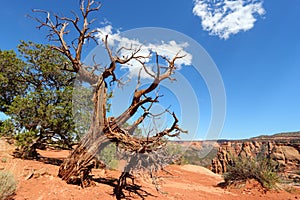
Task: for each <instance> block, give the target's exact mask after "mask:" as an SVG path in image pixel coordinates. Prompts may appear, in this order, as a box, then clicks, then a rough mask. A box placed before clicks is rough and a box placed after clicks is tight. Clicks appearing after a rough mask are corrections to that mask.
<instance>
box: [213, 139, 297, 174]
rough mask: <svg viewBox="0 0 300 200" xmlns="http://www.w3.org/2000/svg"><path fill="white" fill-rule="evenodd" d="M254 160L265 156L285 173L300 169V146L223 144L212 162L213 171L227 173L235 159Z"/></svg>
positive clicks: (271, 143)
mask: <svg viewBox="0 0 300 200" xmlns="http://www.w3.org/2000/svg"><path fill="white" fill-rule="evenodd" d="M237 156H239V157H244V158H253V157H256V156H264V157H266V158H271V159H273V160H274V161H276V162H277V163H278V166H280V167H281V168H282V169H283V170H284V171H293V170H298V171H299V169H300V153H299V144H286V143H285V144H282V143H276V142H275V141H269V142H266V141H264V142H259V141H243V142H225V143H222V144H221V146H220V148H219V151H218V153H217V156H216V157H215V158H214V159H213V160H212V165H211V170H212V171H213V172H215V173H218V174H223V173H225V172H226V171H227V167H228V165H231V164H232V163H233V158H234V157H237Z"/></svg>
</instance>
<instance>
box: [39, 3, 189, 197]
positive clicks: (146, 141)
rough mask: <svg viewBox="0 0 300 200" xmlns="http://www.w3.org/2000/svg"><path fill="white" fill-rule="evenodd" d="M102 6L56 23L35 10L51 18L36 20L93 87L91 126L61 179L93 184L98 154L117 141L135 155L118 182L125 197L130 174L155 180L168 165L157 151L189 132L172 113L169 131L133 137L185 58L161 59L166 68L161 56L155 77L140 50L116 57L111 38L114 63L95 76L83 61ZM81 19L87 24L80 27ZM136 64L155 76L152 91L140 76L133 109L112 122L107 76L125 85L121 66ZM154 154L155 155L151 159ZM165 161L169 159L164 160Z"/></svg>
mask: <svg viewBox="0 0 300 200" xmlns="http://www.w3.org/2000/svg"><path fill="white" fill-rule="evenodd" d="M99 8H100V5H99V4H98V3H96V2H95V1H94V0H86V1H84V0H80V11H81V17H79V16H77V14H76V13H73V14H74V15H75V16H74V18H73V19H71V18H67V17H60V16H57V15H54V19H53V20H52V18H51V15H50V13H49V12H46V11H43V10H35V11H36V12H39V13H44V14H46V19H45V20H41V19H39V18H34V19H35V20H37V21H38V22H39V23H40V26H39V27H38V28H42V27H46V28H48V29H49V30H50V33H49V35H48V37H49V39H50V41H55V42H58V43H59V44H58V45H55V46H52V48H53V49H55V50H57V51H59V52H61V53H62V54H64V55H65V56H66V57H67V58H68V59H69V61H70V63H69V64H70V66H68V65H67V64H66V66H64V67H63V69H62V70H67V71H70V72H74V73H77V74H78V75H79V76H80V79H81V80H82V81H83V82H86V83H89V84H90V85H91V86H93V87H94V96H93V102H94V108H93V116H92V122H91V125H90V128H89V130H88V132H87V133H86V134H85V136H84V137H83V138H82V140H81V142H80V143H79V144H78V146H77V147H76V148H75V150H74V151H73V152H72V153H71V154H70V155H69V156H68V158H67V159H65V161H64V162H63V164H62V165H61V166H60V168H59V173H58V176H59V177H61V178H62V179H63V180H65V181H66V182H68V183H73V184H81V186H82V187H86V186H88V185H89V184H90V180H91V177H90V176H89V174H90V172H91V169H92V168H93V167H94V165H95V163H94V162H93V159H94V157H95V155H96V154H97V152H98V151H99V150H101V149H102V148H104V147H105V146H106V145H107V144H109V142H115V143H117V144H119V146H121V147H122V148H123V151H127V152H128V153H129V154H130V155H131V156H132V159H131V158H130V161H129V163H128V165H127V167H125V171H124V172H123V173H122V175H121V177H120V179H119V182H118V187H117V190H116V194H117V196H118V197H120V196H122V189H123V188H124V185H126V178H128V177H129V178H132V177H131V173H132V171H133V168H136V167H139V168H141V169H144V170H148V171H149V173H150V175H151V176H152V172H153V170H157V169H159V168H162V167H163V163H158V159H160V158H162V157H161V156H159V155H158V154H157V153H155V152H157V151H159V150H161V148H162V147H163V146H164V145H165V143H166V141H165V140H164V139H163V137H164V136H167V137H176V136H178V135H179V134H180V132H184V131H183V130H181V129H180V128H179V126H178V124H177V123H178V119H177V118H176V116H175V114H174V113H172V116H173V118H174V123H173V124H172V126H171V127H170V128H168V129H165V130H163V131H161V132H158V133H155V134H154V135H153V134H152V136H150V134H148V136H147V137H135V136H133V135H132V133H133V132H134V130H135V129H136V128H137V127H138V125H139V124H141V123H142V122H143V120H144V119H145V117H146V116H148V115H150V116H151V113H150V109H151V107H152V104H153V103H156V102H158V97H159V96H158V95H156V97H153V95H151V93H152V92H154V91H155V90H156V88H157V87H158V85H159V84H160V82H161V81H163V80H165V79H169V80H174V79H173V78H171V76H172V74H174V71H175V70H176V66H175V61H176V60H177V59H180V58H182V57H184V56H180V55H179V52H178V53H177V54H176V55H175V56H174V57H173V59H167V58H165V57H161V58H160V59H164V60H165V61H166V62H167V63H168V66H161V65H160V64H159V55H157V54H156V68H157V69H156V72H155V74H153V73H150V72H148V70H147V66H146V60H148V59H149V58H150V55H148V56H143V55H139V52H140V51H141V47H140V48H133V47H131V48H128V47H127V48H126V47H124V48H125V49H126V50H127V51H131V53H130V54H129V56H120V57H119V56H118V53H113V52H112V51H111V49H110V47H109V46H108V41H107V37H108V36H106V38H103V42H104V44H105V48H106V50H107V53H108V56H109V58H110V65H109V67H108V68H104V69H103V71H102V73H101V74H98V75H96V74H95V73H94V72H95V70H98V65H96V64H95V66H84V65H83V64H82V63H81V53H82V47H83V45H84V44H85V42H86V41H87V40H89V39H92V40H94V41H97V40H96V38H95V33H96V32H98V30H97V29H90V28H89V26H90V25H91V24H92V22H93V20H88V16H89V14H90V13H92V12H95V11H98V10H99ZM80 20H82V21H81V22H80V23H79V21H80ZM69 26H72V27H73V30H75V32H77V33H78V37H77V38H76V39H75V40H73V41H71V42H70V44H68V43H67V41H66V40H65V38H64V36H65V35H66V34H67V33H68V32H69V31H70V30H69V29H68V28H69ZM117 52H118V51H117ZM132 60H135V61H137V62H138V63H139V64H140V65H141V70H142V69H143V70H144V71H145V72H146V73H147V74H148V75H149V76H150V77H152V78H153V82H152V83H151V84H150V85H149V86H148V87H147V88H144V89H143V88H141V87H140V85H141V84H140V77H139V79H138V83H137V87H136V89H135V91H134V94H133V98H132V101H131V105H129V107H128V108H127V109H125V110H124V112H123V113H122V114H121V115H120V116H117V117H115V118H113V119H111V120H108V119H107V118H106V112H107V110H106V90H107V88H106V87H107V86H106V82H105V81H108V80H107V78H108V77H110V78H111V81H110V82H118V83H120V81H119V80H118V79H117V77H116V74H115V69H116V67H118V66H120V65H124V64H127V63H128V62H130V61H132ZM138 109H140V110H144V113H143V114H142V115H141V116H140V117H139V118H138V119H137V120H136V121H135V122H134V123H133V124H132V125H131V126H130V127H129V128H127V129H122V128H120V127H121V126H122V125H123V124H124V123H126V122H127V121H128V120H129V119H130V118H131V117H132V116H134V115H135V114H137V111H138ZM166 111H168V110H166ZM168 112H169V111H168ZM169 113H170V112H169ZM170 114H171V113H170ZM150 152H154V154H152V155H151V154H150ZM140 155H145V156H140ZM141 160H143V162H138V161H141ZM160 160H164V158H162V159H160ZM133 163H134V164H133Z"/></svg>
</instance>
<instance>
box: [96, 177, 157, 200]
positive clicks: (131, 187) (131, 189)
mask: <svg viewBox="0 0 300 200" xmlns="http://www.w3.org/2000/svg"><path fill="white" fill-rule="evenodd" d="M93 181H95V182H97V183H101V184H105V185H109V186H111V187H113V194H112V195H114V196H116V189H117V187H118V179H116V178H93ZM123 190H124V191H123V192H122V195H121V196H116V198H117V199H136V198H137V197H139V198H141V199H145V198H146V197H148V196H152V197H157V196H155V195H153V194H151V193H149V192H147V191H146V190H144V189H142V186H140V185H137V184H127V185H126V186H125V187H124V188H123ZM124 192H125V193H126V194H125V193H124Z"/></svg>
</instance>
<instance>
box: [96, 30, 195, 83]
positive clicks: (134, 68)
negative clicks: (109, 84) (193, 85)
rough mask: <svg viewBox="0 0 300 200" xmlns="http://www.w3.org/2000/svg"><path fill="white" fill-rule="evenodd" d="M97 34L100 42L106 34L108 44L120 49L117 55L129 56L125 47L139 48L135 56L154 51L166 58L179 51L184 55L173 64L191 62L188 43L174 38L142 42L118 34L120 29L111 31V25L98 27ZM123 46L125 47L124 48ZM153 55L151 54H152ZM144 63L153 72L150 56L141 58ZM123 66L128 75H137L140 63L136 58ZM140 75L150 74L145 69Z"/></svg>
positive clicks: (129, 53) (147, 76) (180, 65)
mask: <svg viewBox="0 0 300 200" xmlns="http://www.w3.org/2000/svg"><path fill="white" fill-rule="evenodd" d="M98 31H99V32H98V34H96V37H97V38H98V40H99V41H100V42H102V40H103V39H104V38H105V36H106V35H108V44H109V46H110V47H113V48H114V49H115V50H116V49H117V50H118V49H121V47H123V48H122V49H121V50H120V51H119V55H118V56H119V57H122V56H125V57H126V56H130V55H131V53H132V51H128V50H126V48H127V49H128V48H131V49H132V48H133V49H134V48H136V49H137V48H140V51H139V52H138V54H137V56H145V57H147V56H148V55H150V54H152V53H153V52H156V53H157V54H158V55H160V56H164V57H166V58H168V59H172V58H173V57H174V56H175V55H176V54H177V53H179V56H184V57H183V58H182V59H178V60H176V62H175V64H176V65H177V66H178V67H182V66H184V65H191V64H192V55H191V54H190V53H188V52H187V51H186V50H185V48H187V47H188V46H189V45H188V43H177V42H176V41H174V40H171V41H161V42H160V43H155V44H154V43H142V42H140V41H139V40H138V39H130V38H127V37H123V36H121V34H120V31H118V30H116V31H115V32H114V31H113V27H112V26H111V25H107V26H104V27H102V28H99V29H98ZM124 47H125V48H124ZM152 56H153V55H152ZM142 61H143V62H145V63H146V66H147V69H148V70H147V71H148V72H150V73H154V72H153V71H152V70H151V69H152V66H154V64H155V63H153V60H152V63H151V59H150V58H144V59H143V60H142ZM122 67H123V68H127V69H128V70H129V76H130V77H135V76H138V74H139V71H140V69H141V67H142V65H141V63H140V62H138V61H137V60H131V61H130V62H129V63H127V64H126V65H123V66H122ZM141 77H142V78H149V77H150V75H149V74H147V73H146V71H145V70H142V71H141Z"/></svg>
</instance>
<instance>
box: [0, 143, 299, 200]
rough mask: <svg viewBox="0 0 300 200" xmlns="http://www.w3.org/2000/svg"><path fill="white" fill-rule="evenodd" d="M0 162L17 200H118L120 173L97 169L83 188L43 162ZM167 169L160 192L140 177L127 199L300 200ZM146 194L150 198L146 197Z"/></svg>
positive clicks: (202, 173)
mask: <svg viewBox="0 0 300 200" xmlns="http://www.w3.org/2000/svg"><path fill="white" fill-rule="evenodd" d="M0 150H1V148H0ZM68 153H69V152H68V151H53V150H52V151H50V150H49V151H40V154H41V155H43V156H44V157H48V158H64V157H66V156H67V155H68ZM3 158H5V159H3ZM0 159H1V160H0V170H9V171H11V172H13V174H14V175H15V178H16V179H17V181H18V186H17V191H16V195H15V196H14V199H15V200H25V199H26V200H54V199H56V200H71V199H72V200H75V199H76V200H82V199H84V200H93V199H101V200H108V199H115V197H114V196H113V189H114V187H113V186H114V185H115V184H116V181H115V179H117V178H118V176H119V175H120V172H119V171H111V170H101V169H95V170H93V172H92V174H93V175H94V178H95V179H97V181H96V182H95V185H94V186H91V187H88V188H85V189H82V188H80V187H79V186H76V185H69V184H66V183H65V182H64V181H62V180H61V179H60V178H58V177H57V172H58V166H56V165H52V164H45V163H43V162H41V161H29V160H21V159H15V158H12V157H11V156H9V155H8V154H1V151H0ZM166 169H167V170H168V171H169V172H170V173H171V174H172V175H169V174H167V175H166V174H163V175H162V176H163V177H162V186H161V191H162V192H161V193H159V192H157V191H156V189H155V187H154V185H152V184H151V181H149V180H146V179H145V178H137V180H136V181H135V183H136V184H137V185H140V186H141V187H140V188H139V187H131V189H132V190H131V192H129V191H128V190H130V189H128V190H127V191H125V194H126V196H127V197H126V199H142V197H144V198H145V199H150V200H151V199H188V200H198V199H205V200H215V199H224V200H229V199H236V200H238V199H247V200H257V199H274V200H279V199H282V200H288V199H300V188H294V189H293V190H292V192H290V193H289V192H286V191H285V190H280V191H267V192H266V191H265V190H263V188H262V187H261V186H260V185H259V184H258V183H257V182H255V181H249V182H247V184H246V185H245V186H244V187H242V188H239V189H224V188H222V187H220V186H218V184H219V183H221V182H223V178H222V176H220V175H216V174H214V173H212V172H211V171H210V170H208V169H206V168H203V167H200V166H193V165H184V166H176V165H171V166H168V167H167V168H166ZM129 183H131V181H129ZM137 193H139V194H140V195H141V196H142V197H141V196H139V195H138V194H137ZM146 193H148V195H147V196H144V194H146Z"/></svg>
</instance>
